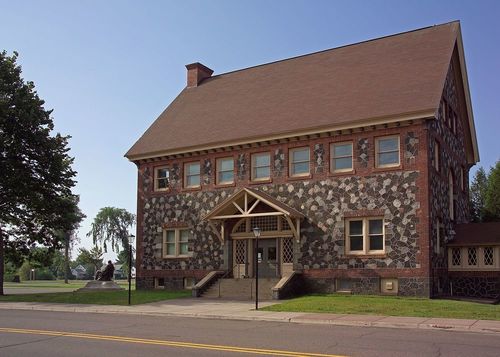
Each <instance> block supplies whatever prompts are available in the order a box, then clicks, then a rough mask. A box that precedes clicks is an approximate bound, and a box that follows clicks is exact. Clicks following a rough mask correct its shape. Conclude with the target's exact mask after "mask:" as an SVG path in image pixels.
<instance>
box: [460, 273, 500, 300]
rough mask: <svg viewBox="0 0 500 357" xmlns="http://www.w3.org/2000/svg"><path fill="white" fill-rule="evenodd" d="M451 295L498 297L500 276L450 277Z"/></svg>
mask: <svg viewBox="0 0 500 357" xmlns="http://www.w3.org/2000/svg"><path fill="white" fill-rule="evenodd" d="M451 284H452V290H453V291H452V293H453V296H467V297H479V298H490V299H497V298H500V277H498V278H495V277H479V276H476V277H471V276H464V277H452V278H451Z"/></svg>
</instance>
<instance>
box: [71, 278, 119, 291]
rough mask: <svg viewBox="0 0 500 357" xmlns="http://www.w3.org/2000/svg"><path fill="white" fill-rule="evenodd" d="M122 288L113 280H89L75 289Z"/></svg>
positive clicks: (106, 289)
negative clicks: (81, 286)
mask: <svg viewBox="0 0 500 357" xmlns="http://www.w3.org/2000/svg"><path fill="white" fill-rule="evenodd" d="M116 290H124V289H123V288H121V287H120V285H118V284H117V283H115V282H114V281H99V280H91V281H89V282H88V283H87V284H86V285H85V286H84V287H83V288H80V289H78V290H77V291H116Z"/></svg>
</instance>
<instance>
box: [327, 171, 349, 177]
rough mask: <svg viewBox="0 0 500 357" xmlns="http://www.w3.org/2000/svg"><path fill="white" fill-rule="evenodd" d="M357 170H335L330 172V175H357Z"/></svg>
mask: <svg viewBox="0 0 500 357" xmlns="http://www.w3.org/2000/svg"><path fill="white" fill-rule="evenodd" d="M355 174H356V170H349V171H333V172H331V171H330V172H328V176H329V177H334V176H346V175H355Z"/></svg>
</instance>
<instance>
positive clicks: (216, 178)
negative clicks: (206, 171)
mask: <svg viewBox="0 0 500 357" xmlns="http://www.w3.org/2000/svg"><path fill="white" fill-rule="evenodd" d="M229 160H231V161H232V163H233V168H232V169H231V170H221V166H222V165H221V163H222V162H223V161H229ZM215 166H216V170H215V171H216V172H215V183H216V185H219V186H222V185H232V184H233V183H234V176H235V175H234V157H232V156H227V157H220V158H218V159H216V160H215ZM222 172H231V173H232V174H233V179H232V180H231V181H220V177H219V176H220V174H221V173H222Z"/></svg>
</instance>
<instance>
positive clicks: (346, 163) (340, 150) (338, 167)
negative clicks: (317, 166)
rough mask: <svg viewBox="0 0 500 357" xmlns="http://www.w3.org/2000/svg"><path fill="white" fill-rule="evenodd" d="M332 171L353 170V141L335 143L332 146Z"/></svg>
mask: <svg viewBox="0 0 500 357" xmlns="http://www.w3.org/2000/svg"><path fill="white" fill-rule="evenodd" d="M330 157H331V159H330V170H331V172H346V171H352V143H350V142H349V143H335V144H331V146H330Z"/></svg>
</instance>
